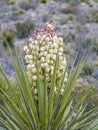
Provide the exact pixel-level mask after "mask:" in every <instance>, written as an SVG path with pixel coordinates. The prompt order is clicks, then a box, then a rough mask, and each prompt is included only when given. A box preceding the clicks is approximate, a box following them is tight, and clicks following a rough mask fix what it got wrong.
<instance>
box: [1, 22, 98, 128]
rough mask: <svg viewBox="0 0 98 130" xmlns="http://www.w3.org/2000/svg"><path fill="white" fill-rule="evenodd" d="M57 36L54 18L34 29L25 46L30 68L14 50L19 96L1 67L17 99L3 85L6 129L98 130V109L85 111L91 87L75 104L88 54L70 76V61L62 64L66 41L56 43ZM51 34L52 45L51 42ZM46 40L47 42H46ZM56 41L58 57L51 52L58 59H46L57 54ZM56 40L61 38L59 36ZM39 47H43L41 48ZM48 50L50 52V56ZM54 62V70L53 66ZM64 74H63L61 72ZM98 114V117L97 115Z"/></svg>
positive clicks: (3, 114)
mask: <svg viewBox="0 0 98 130" xmlns="http://www.w3.org/2000/svg"><path fill="white" fill-rule="evenodd" d="M46 34H48V35H46ZM50 34H51V37H50ZM54 36H56V34H55V33H54V31H53V24H52V22H51V21H49V23H47V24H46V25H45V27H44V28H43V29H41V30H37V31H36V32H34V35H33V38H32V39H30V40H29V42H28V43H27V45H26V46H25V47H24V50H25V52H26V57H25V58H26V62H27V69H26V67H25V65H24V63H23V61H22V58H21V57H20V56H19V55H18V54H17V51H16V55H15V54H14V55H13V54H12V52H11V51H10V52H11V57H12V61H13V65H14V69H15V72H16V75H15V77H16V84H17V86H18V91H19V95H17V93H16V91H15V90H14V87H13V85H12V84H11V83H10V81H9V79H8V78H7V76H6V75H5V73H4V72H3V71H2V69H0V73H1V74H2V75H3V77H4V78H5V82H7V84H8V87H9V88H10V90H11V91H12V93H13V95H14V99H15V100H14V101H13V99H12V98H10V96H9V95H8V94H6V93H5V92H4V91H3V90H2V89H1V87H0V94H2V95H3V96H4V97H5V98H4V99H3V101H4V105H0V126H1V127H2V128H5V129H6V130H81V129H82V130H98V118H97V116H96V115H97V114H98V108H93V109H91V110H90V111H88V112H85V108H86V105H85V104H84V99H85V97H86V95H87V93H88V89H85V90H84V93H83V94H82V95H80V97H79V99H78V101H77V102H76V103H75V104H74V103H73V99H74V96H73V94H72V91H73V90H74V87H75V83H76V80H77V78H78V76H79V74H80V72H81V69H82V66H83V63H84V56H83V58H82V59H81V60H80V62H79V64H78V66H77V67H76V68H75V69H73V67H72V69H71V71H70V73H69V75H68V76H67V75H66V74H67V68H68V67H67V64H66V65H65V64H63V65H65V66H62V67H61V65H62V63H63V61H64V60H65V59H64V58H61V57H62V53H61V52H62V49H60V48H61V47H62V40H61V39H59V41H57V42H56V41H55V40H54V39H52V38H54ZM42 37H43V39H42ZM49 37H50V38H51V40H52V44H50V43H49V41H50V39H49ZM36 38H38V39H39V40H38V39H36ZM43 40H46V41H47V42H44V44H43ZM53 40H54V41H55V43H56V44H55V46H54V47H53V48H54V49H55V55H56V57H55V56H54V55H51V58H53V57H54V58H53V59H54V60H53V61H51V60H49V59H48V60H49V62H46V61H47V58H48V57H47V55H48V54H53V53H54V50H53V51H49V50H51V49H50V48H51V46H52V45H54V42H53ZM56 40H58V38H57V37H56ZM43 45H44V46H43ZM49 45H50V47H49V48H48V49H46V51H45V50H44V49H41V50H40V48H42V47H47V46H49ZM57 45H58V46H57ZM38 46H40V48H39V49H38ZM55 47H56V48H55ZM53 48H52V49H53ZM56 50H57V51H56ZM44 52H47V55H46V53H44ZM39 54H41V55H39ZM27 55H28V56H27ZM43 56H44V60H43V58H42V57H43ZM46 63H48V64H46ZM64 63H65V62H64ZM51 64H52V66H53V69H51V67H50V66H51ZM31 66H32V67H31ZM73 66H74V63H73ZM63 67H64V68H63ZM47 68H48V69H47ZM59 70H60V71H59ZM60 73H61V75H59V74H60ZM65 79H66V80H65ZM57 81H59V82H57ZM95 116H96V118H94V117H95ZM93 118H94V119H93Z"/></svg>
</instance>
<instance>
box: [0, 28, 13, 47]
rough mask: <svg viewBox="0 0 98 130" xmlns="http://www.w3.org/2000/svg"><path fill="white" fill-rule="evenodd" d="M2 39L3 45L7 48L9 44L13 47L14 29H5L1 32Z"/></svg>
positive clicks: (0, 39)
mask: <svg viewBox="0 0 98 130" xmlns="http://www.w3.org/2000/svg"><path fill="white" fill-rule="evenodd" d="M0 41H1V43H2V45H3V46H4V47H5V48H6V47H7V45H9V46H10V47H11V48H13V47H14V41H15V35H14V32H13V31H12V30H9V29H7V30H5V31H3V32H2V33H1V36H0Z"/></svg>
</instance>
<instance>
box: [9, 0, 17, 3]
mask: <svg viewBox="0 0 98 130" xmlns="http://www.w3.org/2000/svg"><path fill="white" fill-rule="evenodd" d="M7 1H8V3H9V4H15V3H16V0H7Z"/></svg>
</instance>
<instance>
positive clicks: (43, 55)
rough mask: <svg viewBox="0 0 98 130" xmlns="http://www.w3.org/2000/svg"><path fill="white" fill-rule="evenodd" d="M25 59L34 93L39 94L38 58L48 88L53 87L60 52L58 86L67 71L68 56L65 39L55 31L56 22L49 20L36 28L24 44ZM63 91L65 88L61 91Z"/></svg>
mask: <svg viewBox="0 0 98 130" xmlns="http://www.w3.org/2000/svg"><path fill="white" fill-rule="evenodd" d="M24 51H25V54H26V55H25V60H26V63H27V74H28V76H29V80H30V82H31V83H32V89H33V90H34V94H37V74H36V73H37V69H36V58H38V59H37V60H38V62H39V64H40V67H41V69H42V75H43V76H44V73H45V76H46V80H47V83H48V84H47V89H48V90H49V89H50V87H51V76H53V72H54V64H55V60H56V56H57V53H58V59H57V60H58V62H57V64H58V65H57V70H56V86H55V91H56V90H57V86H58V83H59V81H60V79H61V77H62V75H63V73H64V71H65V67H66V58H65V57H64V56H63V39H62V38H61V37H58V36H57V35H56V33H55V32H54V24H53V22H52V21H51V20H49V21H48V22H47V23H46V25H45V26H44V27H43V28H41V29H38V30H35V31H34V33H33V36H32V38H30V39H29V40H28V43H27V44H26V45H25V46H24ZM64 81H65V82H66V81H67V73H66V76H65V80H64ZM62 92H63V88H62V90H61V93H62Z"/></svg>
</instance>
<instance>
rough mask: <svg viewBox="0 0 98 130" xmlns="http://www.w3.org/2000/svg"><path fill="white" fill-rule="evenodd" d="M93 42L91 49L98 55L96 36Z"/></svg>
mask: <svg viewBox="0 0 98 130" xmlns="http://www.w3.org/2000/svg"><path fill="white" fill-rule="evenodd" d="M93 43H94V45H93V51H94V52H96V54H97V55H98V39H97V38H96V37H94V39H93Z"/></svg>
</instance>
